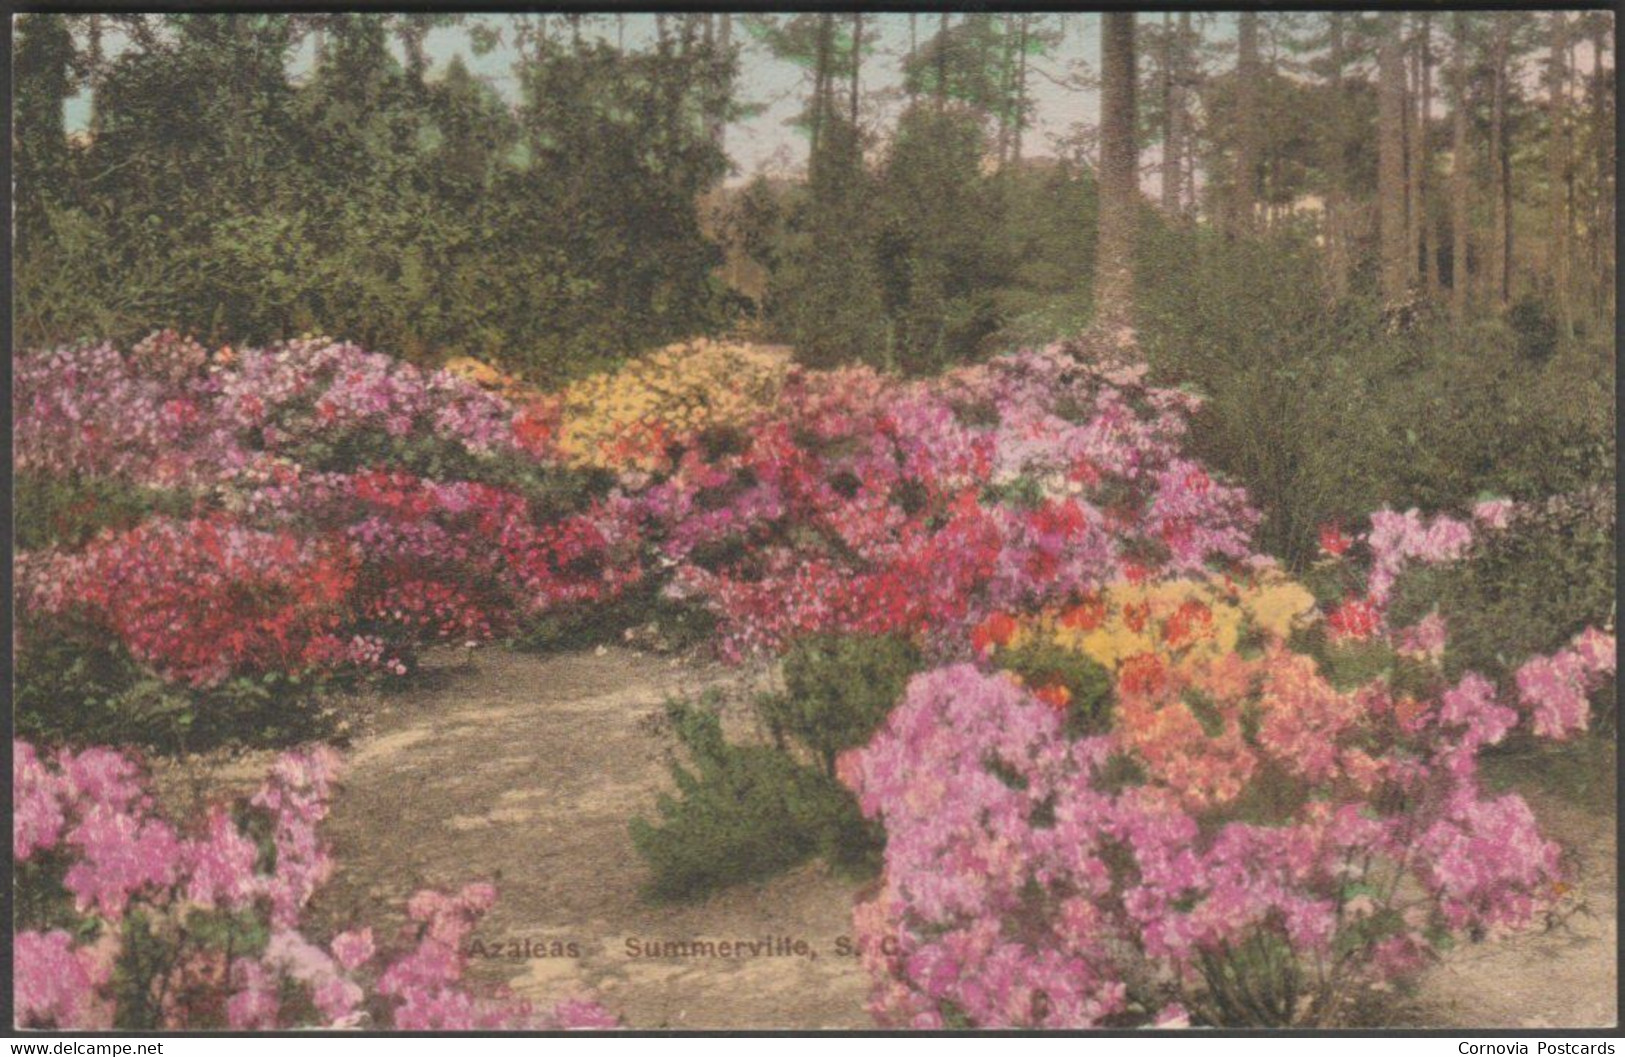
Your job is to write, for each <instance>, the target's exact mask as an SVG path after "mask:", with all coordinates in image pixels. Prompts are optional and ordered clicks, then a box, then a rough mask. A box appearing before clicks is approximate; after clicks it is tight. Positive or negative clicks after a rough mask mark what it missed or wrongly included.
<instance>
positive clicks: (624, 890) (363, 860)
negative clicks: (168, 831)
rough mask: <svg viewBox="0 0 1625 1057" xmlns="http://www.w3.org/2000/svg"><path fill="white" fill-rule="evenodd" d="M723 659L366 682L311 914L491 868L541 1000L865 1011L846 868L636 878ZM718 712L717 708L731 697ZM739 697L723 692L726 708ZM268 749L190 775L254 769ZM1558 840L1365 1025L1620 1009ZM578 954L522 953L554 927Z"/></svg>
mask: <svg viewBox="0 0 1625 1057" xmlns="http://www.w3.org/2000/svg"><path fill="white" fill-rule="evenodd" d="M732 678H733V673H729V672H726V671H722V670H718V669H706V668H700V667H694V666H686V665H679V664H675V663H674V662H671V661H668V660H664V659H659V658H655V657H650V656H644V655H638V654H634V653H631V652H628V651H625V650H609V651H607V652H605V653H603V654H594V653H589V652H583V653H574V654H568V655H563V656H556V657H549V658H539V657H534V656H527V655H523V654H515V653H507V652H503V651H498V650H493V651H488V652H482V653H480V654H478V655H477V657H476V659H475V662H474V664H473V665H472V667H469V668H466V669H465V668H463V667H462V666H457V665H454V666H452V667H449V668H441V669H438V670H436V669H434V668H431V669H430V670H429V671H427V672H426V673H425V677H424V679H423V681H422V684H421V685H420V686H419V687H418V688H416V689H413V690H411V691H408V692H406V693H403V694H392V695H385V696H380V697H376V698H369V699H367V700H365V701H363V702H361V704H363V705H365V706H366V707H365V708H363V709H362V712H363V714H364V715H365V716H366V720H365V722H364V723H363V728H362V730H361V731H360V732H359V734H358V736H357V737H356V738H355V740H354V743H353V744H352V745H351V746H350V747H349V749H348V752H347V759H348V763H347V766H346V771H345V778H344V782H343V787H342V789H341V791H340V793H339V796H338V798H337V801H336V803H335V806H334V813H333V816H332V818H331V819H330V821H329V823H328V825H327V827H326V830H325V832H326V834H327V836H328V837H329V839H330V840H332V842H333V843H334V846H335V852H336V857H337V861H338V863H339V869H338V872H337V874H336V876H335V877H334V880H333V882H332V883H331V884H330V885H329V886H328V888H327V889H325V890H324V891H323V893H322V894H321V895H320V896H318V902H317V904H316V906H314V907H313V912H314V913H315V914H316V916H317V919H318V921H320V920H321V919H322V918H326V919H327V920H328V921H329V922H330V923H342V924H344V925H349V924H352V923H354V922H357V921H363V922H368V923H371V924H373V925H375V926H377V927H380V928H382V929H384V930H385V932H384V934H393V932H394V930H395V929H396V928H398V926H399V925H400V923H401V921H402V920H403V909H402V908H403V905H404V901H405V899H406V898H407V896H409V895H410V894H411V893H412V892H413V891H416V890H417V889H418V888H420V887H425V886H434V887H439V888H455V887H456V886H459V885H461V884H464V883H466V882H468V881H472V880H492V881H495V882H496V884H497V888H498V892H499V901H498V904H497V907H496V909H495V911H493V913H492V914H491V915H490V916H489V917H488V918H487V919H486V920H485V922H484V923H483V924H482V926H481V928H480V931H479V932H478V934H477V936H476V938H477V939H478V940H479V941H480V942H481V943H483V944H485V945H487V947H488V948H491V949H493V950H494V949H497V948H500V947H501V946H503V945H506V944H519V945H523V944H524V943H525V941H527V940H528V941H529V943H530V954H531V955H532V956H527V955H526V953H525V951H523V950H518V951H514V952H513V953H512V954H510V953H509V952H508V951H502V952H501V954H500V955H499V956H498V957H494V958H489V959H485V960H482V961H481V962H480V963H479V964H478V965H477V966H476V968H475V970H474V972H475V973H476V974H478V975H479V976H481V977H484V978H486V979H489V980H491V981H492V982H501V983H507V984H508V985H510V986H511V987H512V988H513V989H514V990H515V991H517V992H519V993H520V994H523V995H525V996H527V997H531V998H533V999H535V1000H537V1001H538V1002H550V1001H552V1000H555V999H557V998H560V997H563V996H565V995H568V994H570V993H572V992H591V993H593V994H596V995H598V996H599V997H601V998H602V1000H603V1001H604V1003H605V1004H606V1005H608V1006H609V1007H610V1008H611V1009H613V1010H615V1011H616V1012H618V1013H620V1014H621V1015H622V1016H623V1017H624V1018H625V1020H626V1022H627V1023H628V1024H629V1025H630V1026H632V1027H637V1028H646V1029H658V1028H668V1027H669V1028H696V1029H698V1028H715V1029H727V1028H737V1029H746V1028H775V1027H776V1028H804V1029H812V1028H866V1027H870V1026H872V1022H871V1021H870V1019H869V1018H868V1015H867V1014H866V1013H865V1012H864V1008H863V1007H864V1000H865V997H866V994H867V990H868V985H867V981H866V979H865V978H864V974H863V971H862V969H861V967H860V966H859V964H858V962H857V960H856V959H854V958H849V957H839V956H836V955H835V953H834V947H835V942H836V939H837V937H840V936H843V935H847V934H848V933H849V931H850V912H851V907H852V903H853V900H854V897H855V896H856V894H857V892H856V887H855V886H854V885H853V884H852V883H851V882H849V881H845V880H841V879H837V878H835V877H832V876H830V875H829V873H828V872H827V871H826V870H825V868H824V867H823V866H822V865H821V864H813V865H811V866H808V867H805V868H802V869H800V870H798V871H796V872H794V873H792V874H790V875H788V876H785V877H781V878H778V879H776V880H774V881H771V882H769V883H766V884H762V885H756V886H743V887H739V888H735V889H731V890H729V891H726V892H722V893H719V894H717V895H715V896H713V897H711V898H710V899H708V900H706V901H704V902H701V903H696V904H691V905H681V906H655V905H650V904H648V903H645V902H643V901H642V900H640V899H639V897H638V888H639V885H640V884H641V882H642V881H643V879H644V876H645V875H644V868H643V865H642V862H641V861H640V860H639V859H638V857H637V855H636V853H635V852H634V850H633V847H632V842H631V839H630V837H629V836H628V831H627V821H628V820H629V819H630V818H632V817H633V816H634V815H638V814H642V815H644V816H646V817H649V816H652V814H653V812H654V804H655V798H656V796H657V795H658V793H659V792H660V791H662V790H669V789H670V788H671V779H670V776H669V773H668V770H667V760H668V759H669V754H670V751H671V747H672V740H673V739H672V738H671V737H670V736H669V734H668V733H667V732H666V731H665V730H664V710H663V707H662V706H663V703H664V701H665V700H666V698H667V697H668V696H669V695H671V694H674V693H679V692H688V693H692V692H696V691H698V690H700V689H703V688H704V687H706V686H707V685H720V684H722V683H723V682H725V681H728V680H731V679H732ZM730 711H731V717H730V715H729V712H730ZM743 713H744V709H743V706H742V704H740V705H736V706H735V707H733V708H732V709H731V710H725V719H729V718H731V719H732V722H733V724H734V725H735V726H737V725H738V724H740V723H741V722H743V720H742V718H741V717H742V715H743ZM263 765H264V760H248V759H243V760H238V761H235V762H233V763H232V764H230V765H229V768H227V769H226V770H227V771H229V773H226V771H220V770H217V771H215V772H214V773H213V775H212V776H211V778H210V780H208V781H207V782H206V783H205V784H207V785H211V786H213V787H214V788H215V789H216V790H218V788H219V786H220V783H222V782H235V783H238V784H243V785H251V784H252V782H253V781H254V780H255V779H256V777H257V776H258V775H259V774H262V773H263ZM1530 799H1531V802H1532V804H1533V806H1534V807H1535V809H1536V811H1537V814H1539V815H1540V816H1541V821H1542V824H1543V826H1544V827H1545V828H1546V829H1547V831H1548V832H1549V833H1550V834H1551V835H1552V836H1554V837H1556V838H1557V839H1558V840H1559V841H1561V842H1562V843H1563V844H1564V845H1565V847H1567V848H1569V849H1570V850H1571V854H1572V855H1573V857H1574V862H1575V865H1576V866H1577V867H1578V869H1579V873H1578V883H1577V886H1576V890H1575V892H1574V893H1573V894H1572V895H1571V897H1570V901H1569V903H1568V905H1567V907H1566V909H1567V910H1571V911H1573V912H1572V913H1569V914H1568V915H1567V916H1566V917H1565V918H1564V919H1563V920H1562V922H1561V923H1560V924H1558V925H1557V926H1556V927H1554V928H1552V929H1550V930H1547V931H1539V930H1537V931H1534V932H1531V933H1526V934H1523V935H1519V936H1515V937H1511V938H1508V939H1503V940H1495V941H1491V942H1486V943H1479V944H1466V945H1463V946H1460V947H1458V948H1456V949H1455V950H1453V951H1451V952H1450V953H1449V954H1448V955H1447V956H1446V957H1445V958H1444V959H1443V961H1442V963H1441V964H1440V965H1439V966H1437V967H1436V968H1434V969H1432V970H1430V971H1429V972H1428V973H1427V974H1426V976H1425V977H1424V978H1423V979H1422V981H1421V984H1420V987H1419V988H1418V989H1417V990H1416V991H1414V992H1407V993H1405V994H1403V995H1395V996H1391V997H1392V1001H1389V1002H1380V1001H1379V1002H1378V1003H1377V1004H1375V1005H1374V1006H1373V1007H1371V1008H1370V1009H1369V1010H1368V1012H1367V1015H1366V1017H1363V1018H1361V1019H1365V1020H1368V1022H1369V1023H1370V1024H1372V1025H1373V1026H1376V1025H1382V1026H1406V1025H1408V1026H1418V1027H1420V1026H1427V1027H1449V1026H1476V1027H1491V1026H1505V1027H1525V1028H1537V1027H1565V1026H1568V1027H1595V1026H1601V1025H1608V1024H1613V1023H1614V1022H1615V1020H1616V1009H1615V995H1616V980H1617V974H1616V969H1615V953H1614V952H1615V943H1614V936H1615V920H1616V895H1615V857H1614V829H1613V814H1612V812H1611V811H1608V810H1601V811H1587V810H1585V809H1583V808H1579V807H1576V806H1574V804H1573V803H1571V802H1568V801H1565V800H1563V799H1559V798H1557V797H1553V796H1540V795H1531V796H1530ZM780 937H785V938H788V939H789V940H790V941H792V942H793V941H796V940H804V941H806V942H807V944H808V945H809V946H810V947H811V948H812V950H813V951H814V952H816V956H814V957H796V956H759V957H744V958H734V959H720V958H712V959H695V958H690V959H665V958H647V957H636V958H634V957H630V956H628V953H627V941H628V940H629V939H632V940H636V941H638V942H639V943H641V944H644V945H647V944H648V943H650V942H660V941H668V940H673V941H674V940H695V939H705V940H718V941H720V940H733V939H744V940H760V939H763V938H770V939H774V940H777V939H778V938H780ZM553 943H558V944H575V945H576V949H577V951H578V953H579V956H571V955H569V954H565V955H564V956H561V957H542V956H534V955H536V954H537V953H538V952H545V951H547V949H548V947H549V945H550V944H553Z"/></svg>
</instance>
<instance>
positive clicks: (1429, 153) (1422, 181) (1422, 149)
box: [1416, 14, 1439, 299]
mask: <svg viewBox="0 0 1625 1057" xmlns="http://www.w3.org/2000/svg"><path fill="white" fill-rule="evenodd" d="M1421 49H1422V50H1421V55H1420V58H1419V60H1418V61H1419V62H1420V63H1421V66H1422V95H1421V98H1420V99H1419V100H1418V106H1417V118H1416V159H1417V165H1416V208H1417V212H1418V214H1419V217H1418V223H1419V224H1420V225H1421V233H1422V270H1423V275H1424V277H1425V278H1426V280H1427V291H1428V297H1429V298H1432V299H1437V298H1438V296H1439V250H1438V234H1439V233H1438V230H1437V226H1436V224H1437V220H1436V218H1435V217H1434V215H1433V211H1432V210H1430V209H1429V208H1428V193H1429V190H1430V181H1429V179H1428V177H1429V175H1430V173H1431V171H1432V169H1433V136H1432V128H1431V124H1430V122H1431V118H1432V114H1433V16H1432V15H1429V14H1424V15H1422V44H1421Z"/></svg>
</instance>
